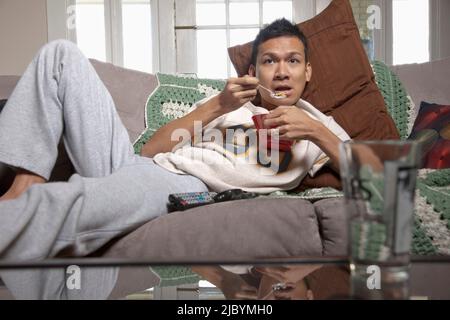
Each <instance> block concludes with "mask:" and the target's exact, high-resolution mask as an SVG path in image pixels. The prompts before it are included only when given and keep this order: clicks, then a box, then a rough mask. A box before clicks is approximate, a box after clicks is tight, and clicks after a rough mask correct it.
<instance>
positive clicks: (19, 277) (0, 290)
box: [0, 257, 450, 300]
mask: <svg viewBox="0 0 450 320" xmlns="http://www.w3.org/2000/svg"><path fill="white" fill-rule="evenodd" d="M283 260H285V259H283ZM86 261H88V260H84V263H83V264H80V265H77V264H75V262H82V261H73V262H74V263H73V264H70V260H60V261H53V262H52V263H48V262H47V266H46V267H43V266H41V268H31V267H30V266H29V265H28V266H27V268H24V266H23V265H22V266H19V265H16V267H17V268H14V269H9V268H8V269H6V268H5V265H4V264H3V265H0V277H1V279H2V280H0V299H36V298H38V297H40V298H44V299H114V300H117V299H120V300H122V299H146V300H160V299H170V300H176V299H183V300H198V299H202V300H224V299H227V300H231V299H239V300H247V299H251V300H253V299H258V300H279V299H282V300H313V299H314V300H324V299H351V298H352V297H351V295H350V293H351V281H350V267H349V264H348V261H347V260H346V259H345V258H342V259H340V258H317V259H311V258H309V259H290V260H286V261H283V262H281V261H276V260H270V261H269V260H267V261H262V260H261V261H259V262H258V261H252V263H251V264H230V263H229V262H228V263H227V262H224V263H221V262H218V263H217V264H216V263H197V264H196V263H190V264H186V265H184V264H182V263H172V264H168V263H155V264H152V263H149V262H148V261H147V262H142V263H136V262H134V263H130V262H128V263H125V261H123V263H122V264H120V263H117V261H116V262H115V263H116V264H111V265H113V267H112V266H111V265H110V266H108V265H106V264H105V263H104V261H103V262H102V263H103V264H99V263H98V262H96V261H95V260H92V261H90V262H86ZM110 262H111V261H110ZM52 264H53V266H51V265H52ZM49 266H51V267H49ZM410 274H411V278H410V292H411V297H410V298H411V299H450V289H449V288H450V259H449V258H448V257H447V258H446V257H434V258H424V257H420V258H418V257H416V258H413V259H412V263H411V272H410Z"/></svg>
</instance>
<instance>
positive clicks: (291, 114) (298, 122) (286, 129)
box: [264, 106, 341, 173]
mask: <svg viewBox="0 0 450 320" xmlns="http://www.w3.org/2000/svg"><path fill="white" fill-rule="evenodd" d="M264 125H265V126H267V127H269V128H270V127H276V128H275V129H272V130H277V131H278V132H279V138H280V139H286V140H302V139H304V140H309V141H311V142H313V143H314V144H315V145H317V146H318V147H319V148H320V149H321V150H322V151H323V152H324V153H325V154H326V155H327V156H328V157H329V158H330V162H329V164H328V165H329V166H330V167H331V168H332V169H333V170H334V171H335V172H336V173H339V172H340V170H339V144H340V143H341V140H340V139H339V138H338V137H337V136H336V135H335V134H334V133H333V132H332V131H331V130H330V129H328V128H327V127H326V126H325V125H324V124H323V123H322V122H320V121H318V120H315V119H313V118H312V117H310V116H309V115H308V114H307V113H306V112H305V111H303V110H302V109H300V108H298V107H296V106H288V107H285V106H281V107H278V108H276V109H275V110H272V111H271V112H270V113H269V114H268V115H267V117H266V119H265V121H264ZM270 133H271V132H270V130H269V134H270Z"/></svg>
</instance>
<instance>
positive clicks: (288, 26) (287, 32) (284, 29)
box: [251, 18, 308, 66]
mask: <svg viewBox="0 0 450 320" xmlns="http://www.w3.org/2000/svg"><path fill="white" fill-rule="evenodd" d="M285 36H288V37H297V38H299V39H300V41H301V42H302V43H303V46H304V47H305V61H306V62H308V42H307V40H306V37H305V35H304V34H303V32H302V31H301V30H300V29H299V28H298V27H297V26H296V25H295V24H293V23H292V22H290V21H289V20H286V19H285V18H282V19H278V20H275V21H274V22H272V23H271V24H269V25H268V26H267V27H265V28H264V29H262V30H261V31H260V32H259V33H258V35H257V36H256V38H255V41H253V49H252V60H251V63H252V64H253V65H254V66H256V58H257V56H258V49H259V46H260V45H261V44H262V43H264V42H266V41H267V40H270V39H274V38H278V37H285Z"/></svg>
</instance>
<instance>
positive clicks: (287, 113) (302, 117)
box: [264, 106, 322, 140]
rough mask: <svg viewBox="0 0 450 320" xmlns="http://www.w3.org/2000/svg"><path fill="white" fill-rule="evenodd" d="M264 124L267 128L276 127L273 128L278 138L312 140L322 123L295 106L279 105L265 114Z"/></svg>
mask: <svg viewBox="0 0 450 320" xmlns="http://www.w3.org/2000/svg"><path fill="white" fill-rule="evenodd" d="M264 125H265V126H266V127H268V128H271V127H277V128H276V129H275V130H277V131H278V132H279V134H280V139H286V140H313V139H314V137H315V136H317V134H318V128H319V127H320V126H322V123H320V122H319V121H317V120H315V119H313V118H311V117H310V116H309V115H308V114H307V113H306V112H305V111H303V110H302V109H300V108H298V107H296V106H289V107H287V106H281V107H278V108H276V109H275V110H272V111H271V112H270V113H269V114H268V115H267V116H266V119H265V121H264ZM269 134H270V131H269Z"/></svg>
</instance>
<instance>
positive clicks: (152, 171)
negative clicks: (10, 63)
mask: <svg viewBox="0 0 450 320" xmlns="http://www.w3.org/2000/svg"><path fill="white" fill-rule="evenodd" d="M256 43H257V45H256V47H255V52H256V53H255V54H254V61H253V65H252V67H251V68H250V70H249V76H247V77H243V78H237V79H230V80H229V81H228V82H227V85H226V87H225V89H224V90H223V91H222V92H221V93H220V94H219V95H217V96H215V97H212V98H210V99H209V100H207V101H203V102H201V103H199V104H198V105H197V107H196V108H195V110H193V111H192V112H190V113H189V114H188V115H186V116H185V117H183V118H181V119H178V120H175V121H172V122H171V123H169V124H167V125H166V126H164V127H162V128H161V129H160V130H158V131H157V132H156V133H155V134H154V136H153V137H152V139H151V140H150V141H149V142H148V143H147V144H146V145H145V146H144V148H143V151H142V156H139V155H135V154H134V153H133V148H132V145H131V143H130V141H129V137H128V134H127V132H126V129H125V128H124V126H123V124H122V123H121V121H120V119H119V117H118V115H117V113H116V110H115V107H114V103H113V101H112V98H111V96H110V95H109V93H108V92H107V90H106V88H105V87H104V85H103V84H102V83H101V81H100V79H99V78H98V76H97V75H96V73H95V71H94V69H93V68H92V66H91V65H90V63H89V61H88V60H87V59H86V58H85V57H84V56H83V55H82V54H81V52H80V51H79V50H78V49H77V48H76V46H74V45H73V44H71V43H69V42H66V41H56V42H52V43H50V44H48V45H46V46H44V47H43V48H42V49H41V51H40V52H39V53H38V54H37V56H36V57H35V58H34V60H33V61H32V63H31V64H30V65H29V67H28V68H27V70H26V72H25V73H24V75H23V76H22V78H21V80H20V81H19V83H18V85H17V87H16V88H15V90H14V92H13V93H12V95H11V97H10V99H9V100H8V103H7V105H6V106H5V109H4V110H3V111H2V113H1V114H0V162H3V163H5V164H7V165H10V166H12V167H14V168H16V169H17V175H16V178H15V180H14V182H13V184H12V186H11V188H10V190H9V191H8V192H7V193H6V194H5V195H4V196H3V197H2V198H0V258H1V259H11V260H39V259H44V258H47V257H53V256H55V255H56V254H58V253H61V252H64V253H65V254H70V255H78V256H85V255H87V254H90V253H92V252H93V251H95V250H97V249H98V248H100V247H101V246H103V245H104V244H106V243H107V242H108V241H109V240H111V239H112V238H114V237H117V236H119V235H122V234H124V233H126V232H129V231H131V230H134V229H136V228H137V227H138V226H140V225H142V224H143V223H145V222H147V221H149V220H151V219H153V218H155V217H158V216H160V215H162V214H165V213H166V212H167V208H166V203H167V198H168V195H169V194H171V193H177V192H198V191H207V190H208V187H207V185H208V186H209V187H210V189H218V190H219V189H220V188H223V187H224V186H228V185H233V183H234V182H236V181H237V183H241V184H242V185H238V187H243V188H245V189H257V190H258V191H260V192H268V191H270V190H272V188H273V187H272V186H270V184H274V185H275V187H276V189H277V190H279V189H286V188H289V187H291V186H292V187H295V184H298V183H299V182H300V180H301V179H302V177H304V176H305V175H306V173H307V172H308V171H310V173H314V172H315V171H317V170H318V169H319V168H320V167H321V166H323V165H324V164H325V161H324V159H325V160H326V157H324V156H323V152H325V154H326V156H327V157H328V158H329V159H331V164H332V165H333V167H334V168H337V167H338V163H339V157H338V152H337V146H338V142H340V141H341V140H345V139H348V136H347V135H346V133H345V132H344V130H342V128H340V127H339V126H338V125H337V124H336V123H335V122H334V120H333V119H332V118H329V117H326V116H324V115H323V114H321V113H320V112H319V111H317V110H316V109H315V108H314V107H312V106H311V105H309V104H308V103H306V102H304V101H302V100H299V99H300V96H301V94H302V92H303V89H304V87H305V85H306V82H307V81H309V79H310V78H311V74H312V70H311V66H310V64H309V62H308V60H307V58H308V57H307V44H306V41H305V40H304V37H303V36H302V34H301V33H299V31H298V29H297V28H296V27H295V26H294V25H292V24H291V23H289V22H288V21H286V20H280V21H276V22H274V23H273V24H272V25H271V26H269V27H268V28H266V29H265V30H264V31H262V32H261V34H260V36H259V37H258V38H257V39H256ZM260 84H261V85H262V86H264V87H267V88H270V89H271V90H273V91H279V92H283V93H285V95H286V98H284V99H280V100H274V99H273V98H272V97H270V96H269V95H268V93H265V92H263V91H261V98H262V104H261V106H262V107H261V108H258V107H256V106H253V105H252V104H251V103H250V101H252V100H253V99H254V98H255V97H256V95H257V88H258V86H259V85H260ZM296 104H297V105H296ZM242 106H244V108H241V107H242ZM257 108H258V109H257ZM260 109H263V110H270V114H269V115H268V119H267V120H266V125H268V126H271V125H275V126H277V127H278V129H279V132H280V134H281V136H280V138H286V139H291V140H302V141H301V142H300V143H297V144H296V145H294V147H293V151H292V153H293V156H292V161H289V163H288V167H287V169H286V171H285V172H281V173H278V172H274V174H273V175H272V176H270V177H269V178H268V179H266V178H265V177H262V178H261V177H259V176H253V177H250V176H249V177H247V178H249V179H250V180H251V184H250V185H249V186H246V183H247V182H245V181H244V180H242V179H241V178H240V177H239V176H240V175H241V172H240V170H237V169H233V168H231V169H230V171H227V172H225V173H223V172H222V174H219V175H218V176H213V181H210V180H208V178H207V177H205V176H203V175H202V172H201V171H198V168H195V166H189V165H184V166H183V163H184V164H186V163H190V162H189V160H190V159H189V158H186V157H184V155H185V154H181V156H182V158H181V162H180V161H177V160H179V159H173V158H172V157H173V156H180V151H182V150H183V149H184V148H179V149H178V150H174V152H170V151H172V150H173V149H174V147H175V146H176V145H177V144H178V140H176V141H173V140H172V139H171V138H172V134H173V132H174V131H175V130H180V129H184V130H187V131H188V132H189V133H190V134H191V135H193V134H194V129H195V126H194V124H195V121H201V122H202V125H203V126H204V128H207V126H208V125H209V126H210V127H211V126H212V125H220V123H226V122H227V120H229V118H230V117H231V118H232V117H233V116H236V114H233V113H234V112H238V113H239V112H240V111H242V110H244V114H245V115H248V116H251V115H253V114H254V113H253V111H261V110H260ZM246 110H247V112H246ZM266 112H267V111H266ZM238 116H240V114H238ZM227 118H228V119H227ZM248 120H249V119H244V121H246V122H248ZM61 136H62V138H63V140H64V143H65V147H66V149H67V152H68V155H69V157H70V159H71V161H72V163H73V165H74V167H75V169H76V171H77V174H75V175H73V176H72V177H71V178H70V180H69V181H68V182H63V183H44V182H46V181H47V180H48V178H49V176H50V172H51V170H52V168H53V166H54V163H55V160H56V156H57V144H58V141H59V140H60V138H61ZM187 147H188V148H189V146H187ZM192 148H197V149H202V150H204V149H207V148H198V147H196V146H195V145H194V146H193V147H192ZM197 149H195V150H197ZM208 150H209V151H210V154H214V157H216V158H217V156H218V155H220V152H217V149H214V148H213V149H208ZM177 152H178V154H177ZM214 152H215V153H214ZM172 155H173V156H172ZM151 157H153V158H154V159H153V160H152V159H151ZM183 157H184V158H183ZM155 162H156V163H158V164H159V165H157V164H155ZM180 163H181V165H180V166H178V167H177V165H178V164H180ZM195 163H197V164H198V165H199V168H202V169H203V168H206V166H210V164H209V163H206V162H205V163H204V165H203V163H202V162H198V161H197V162H195ZM164 168H166V169H168V170H166V169H164ZM182 168H185V171H183V170H182ZM210 168H212V169H214V165H212V167H211V166H210ZM171 171H172V172H171ZM174 172H175V173H174ZM177 173H184V174H177ZM186 173H187V174H186ZM232 175H234V176H235V177H237V180H236V179H235V180H232V181H231V183H230V181H229V180H227V179H228V178H231V179H233V177H232ZM199 177H200V179H199ZM162 181H163V182H164V183H161V182H162ZM215 185H217V188H215V187H214V186H215ZM84 274H87V275H86V276H89V274H88V273H84ZM116 275H117V274H116V273H115V271H114V273H113V274H109V275H107V276H104V275H103V274H102V275H100V277H103V278H108V279H111V280H114V279H115V276H116ZM16 276H17V274H16V275H14V273H12V274H9V277H8V275H5V273H3V274H2V278H3V279H4V280H5V282H6V283H7V284H9V283H12V282H13V280H14V279H15V277H16ZM62 276H64V275H62ZM46 280H47V281H53V288H55V287H58V289H57V290H56V289H55V290H56V291H54V292H50V293H49V292H41V291H40V289H39V288H38V286H39V285H36V286H37V287H36V288H35V289H36V290H35V291H33V290H30V289H29V288H28V290H27V294H28V293H29V292H35V294H36V295H38V296H39V297H42V296H45V295H47V294H48V295H50V296H52V295H53V296H64V295H68V293H67V292H65V291H64V288H63V286H60V285H59V286H58V281H59V282H61V278H58V277H53V278H52V279H50V278H49V277H47V278H46ZM8 282H9V283H8ZM91 282H92V281H91ZM103 283H106V284H105V286H104V288H103V289H104V292H108V290H111V286H110V285H109V284H108V281H103ZM46 287H48V288H50V287H52V285H50V284H48V283H47V284H46ZM22 289H23V288H22ZM96 289H98V288H96ZM33 297H34V296H33ZM67 297H69V298H70V297H71V296H70V295H68V296H67Z"/></svg>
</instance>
